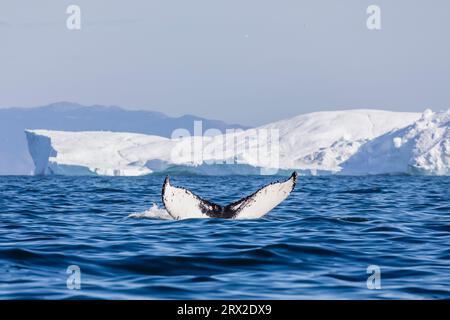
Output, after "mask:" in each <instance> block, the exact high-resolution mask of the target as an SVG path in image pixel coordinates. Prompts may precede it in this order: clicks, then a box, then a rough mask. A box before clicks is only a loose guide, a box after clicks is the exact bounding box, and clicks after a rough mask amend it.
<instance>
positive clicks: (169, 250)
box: [0, 176, 450, 299]
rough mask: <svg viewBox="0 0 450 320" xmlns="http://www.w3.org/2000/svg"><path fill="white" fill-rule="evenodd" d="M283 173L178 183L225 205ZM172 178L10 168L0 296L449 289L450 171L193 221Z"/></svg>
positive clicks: (336, 295)
mask: <svg viewBox="0 0 450 320" xmlns="http://www.w3.org/2000/svg"><path fill="white" fill-rule="evenodd" d="M276 179H277V178H276V177H244V176H231V177H202V176H197V177H196V176H176V177H173V178H172V183H173V184H174V185H179V186H185V187H187V188H190V189H191V190H192V191H194V192H195V193H197V194H199V195H201V196H203V197H204V198H207V199H211V200H213V201H215V202H217V203H220V204H226V203H228V202H231V201H234V200H237V199H239V198H241V197H242V196H244V195H246V194H248V193H251V192H253V191H255V190H256V189H258V188H259V187H261V186H262V185H264V184H265V183H268V182H271V181H273V180H276ZM163 180H164V177H162V176H148V177H139V178H125V177H123V178H122V177H0V298H1V299H166V298H169V299H191V298H194V299H324V298H330V299H408V298H412V299H435V298H447V299H448V298H450V246H449V245H450V178H449V177H410V176H374V177H300V179H299V182H298V185H297V187H296V189H295V191H294V192H293V193H292V194H291V196H290V197H289V198H288V199H287V200H286V201H285V202H284V203H282V204H281V205H280V206H279V207H277V208H276V209H275V210H273V211H272V212H270V213H269V214H268V215H267V216H265V217H264V218H261V219H258V220H219V219H198V220H194V219H190V220H183V221H173V220H170V219H169V217H168V215H167V214H166V213H165V211H164V210H163V209H162V208H161V186H162V183H163ZM73 265H75V266H78V268H79V270H80V273H75V274H71V273H69V274H68V273H67V269H68V267H69V266H73ZM371 265H372V266H376V267H374V268H375V269H370V270H378V269H377V268H379V271H380V272H379V273H378V272H376V273H375V275H374V274H373V273H372V272H369V273H368V272H367V268H368V267H369V266H371ZM70 270H73V269H70ZM70 270H69V271H70ZM78 275H79V276H80V277H79V278H78ZM370 276H372V278H371V281H369V284H372V285H374V284H375V286H376V288H375V289H374V288H373V286H369V287H371V288H372V289H369V288H368V285H367V280H368V277H370ZM68 279H69V286H68V284H67V282H68V281H67V280H68ZM73 279H79V280H80V282H79V284H80V287H79V289H76V288H77V287H76V286H75V289H74V286H73V284H74V283H78V282H73ZM373 279H379V282H376V281H375V282H372V280H373ZM378 284H379V285H378Z"/></svg>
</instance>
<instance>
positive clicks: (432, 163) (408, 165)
mask: <svg viewBox="0 0 450 320" xmlns="http://www.w3.org/2000/svg"><path fill="white" fill-rule="evenodd" d="M342 172H343V173H346V174H422V175H450V110H447V111H444V112H438V113H433V112H432V111H431V110H426V111H425V112H424V113H423V114H422V117H421V118H420V119H419V120H418V121H416V122H414V123H413V124H411V125H409V126H407V127H405V128H402V129H400V130H396V131H394V132H389V133H386V134H384V135H382V136H380V137H378V138H376V139H374V140H372V141H370V142H368V143H366V144H365V145H363V146H362V147H361V148H360V149H359V151H358V152H357V153H356V154H355V155H354V156H352V157H351V158H350V159H349V160H348V161H347V162H345V163H344V164H343V165H342Z"/></svg>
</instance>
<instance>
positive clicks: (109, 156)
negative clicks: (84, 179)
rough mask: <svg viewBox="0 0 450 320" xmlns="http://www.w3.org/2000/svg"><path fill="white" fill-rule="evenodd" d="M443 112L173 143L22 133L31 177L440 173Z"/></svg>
mask: <svg viewBox="0 0 450 320" xmlns="http://www.w3.org/2000/svg"><path fill="white" fill-rule="evenodd" d="M448 114H449V112H448V111H447V112H442V113H437V114H434V113H432V112H431V111H426V112H425V113H424V114H420V113H403V112H389V111H380V110H347V111H334V112H317V113H311V114H305V115H300V116H297V117H294V118H291V119H287V120H283V121H278V122H274V123H271V124H268V125H265V126H261V127H259V128H255V129H249V130H238V131H233V132H227V133H226V134H222V135H220V134H217V132H216V133H215V134H214V136H209V135H206V136H195V137H191V136H181V137H179V136H178V135H177V134H175V138H172V139H169V138H164V137H159V136H152V135H144V134H136V133H122V132H104V131H90V132H63V131H49V130H27V131H26V135H27V140H28V145H29V151H30V154H31V156H32V158H33V161H34V163H35V167H36V169H35V174H38V175H40V174H61V175H107V176H138V175H147V174H152V173H167V172H170V173H174V172H183V173H193V174H209V175H224V174H261V173H262V174H264V173H268V174H271V173H281V174H284V173H287V172H289V171H291V170H294V169H295V170H298V171H299V172H300V173H303V174H334V173H339V174H383V173H410V174H411V173H412V174H414V173H417V174H439V175H447V174H449V129H448V127H449V120H448V117H449V115H448ZM261 137H264V139H261ZM267 137H269V139H266V138H267ZM270 138H272V140H271V139H270ZM274 138H275V139H274ZM230 146H231V147H230ZM262 151H265V152H266V153H264V152H262ZM193 155H194V156H193ZM198 155H200V156H198Z"/></svg>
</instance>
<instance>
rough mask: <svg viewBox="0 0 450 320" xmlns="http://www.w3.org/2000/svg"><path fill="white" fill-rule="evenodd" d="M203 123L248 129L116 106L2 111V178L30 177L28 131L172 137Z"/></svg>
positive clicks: (63, 105)
mask: <svg viewBox="0 0 450 320" xmlns="http://www.w3.org/2000/svg"><path fill="white" fill-rule="evenodd" d="M199 120H201V121H202V125H203V130H207V129H209V128H216V129H219V130H221V131H225V130H226V129H231V128H242V129H246V128H247V127H244V126H241V125H238V124H227V123H225V122H222V121H218V120H210V119H204V118H201V117H197V116H193V115H184V116H181V117H169V116H167V115H165V114H163V113H160V112H153V111H132V110H126V109H123V108H120V107H116V106H101V105H94V106H84V105H80V104H77V103H72V102H58V103H53V104H50V105H47V106H41V107H35V108H6V109H0V175H11V174H13V175H23V174H31V173H32V172H33V170H34V164H33V161H32V159H31V157H30V155H29V152H28V147H27V140H26V138H25V133H24V130H25V129H47V130H58V131H116V132H132V133H143V134H150V135H158V136H162V137H170V135H171V133H172V132H173V130H175V129H177V128H184V129H187V130H189V132H191V133H193V127H194V121H199Z"/></svg>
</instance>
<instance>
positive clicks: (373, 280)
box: [366, 264, 381, 290]
mask: <svg viewBox="0 0 450 320" xmlns="http://www.w3.org/2000/svg"><path fill="white" fill-rule="evenodd" d="M367 273H368V274H370V276H369V277H368V278H367V282H366V283H367V289H370V290H375V289H376V290H379V289H381V268H380V266H377V265H374V264H372V265H370V266H368V267H367Z"/></svg>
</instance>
